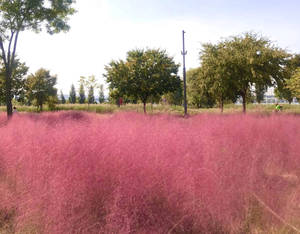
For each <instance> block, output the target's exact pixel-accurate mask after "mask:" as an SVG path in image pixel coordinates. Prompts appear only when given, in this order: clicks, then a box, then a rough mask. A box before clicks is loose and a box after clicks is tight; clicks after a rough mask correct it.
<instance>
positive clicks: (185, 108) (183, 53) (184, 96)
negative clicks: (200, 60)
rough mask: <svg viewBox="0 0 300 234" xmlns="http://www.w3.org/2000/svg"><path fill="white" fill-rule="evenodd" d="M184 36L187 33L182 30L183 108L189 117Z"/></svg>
mask: <svg viewBox="0 0 300 234" xmlns="http://www.w3.org/2000/svg"><path fill="white" fill-rule="evenodd" d="M184 34H185V31H184V30H182V42H183V51H181V54H182V56H183V106H184V115H185V116H186V115H187V101H186V72H185V55H186V54H187V51H186V50H185V44H184Z"/></svg>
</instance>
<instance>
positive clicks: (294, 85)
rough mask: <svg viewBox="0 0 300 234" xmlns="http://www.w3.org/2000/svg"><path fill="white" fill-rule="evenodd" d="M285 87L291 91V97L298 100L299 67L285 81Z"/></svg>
mask: <svg viewBox="0 0 300 234" xmlns="http://www.w3.org/2000/svg"><path fill="white" fill-rule="evenodd" d="M287 88H288V89H289V90H290V91H291V92H292V95H293V97H296V98H297V100H298V101H300V67H299V68H297V70H296V71H295V72H294V74H293V75H292V77H291V78H290V79H289V80H288V81H287Z"/></svg>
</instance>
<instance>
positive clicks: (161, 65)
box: [104, 49, 181, 112]
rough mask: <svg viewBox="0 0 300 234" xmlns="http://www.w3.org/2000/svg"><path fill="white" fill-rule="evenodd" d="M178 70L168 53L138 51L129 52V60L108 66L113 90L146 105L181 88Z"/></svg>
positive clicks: (107, 75) (115, 62)
mask: <svg viewBox="0 0 300 234" xmlns="http://www.w3.org/2000/svg"><path fill="white" fill-rule="evenodd" d="M178 67H179V65H178V64H176V63H175V62H174V60H173V58H172V57H169V56H168V54H167V53H166V51H165V50H160V49H147V50H143V49H136V50H131V51H129V52H128V53H127V58H126V60H125V61H123V60H119V61H112V62H111V63H110V64H109V65H107V66H105V70H106V74H104V76H105V77H106V82H107V83H108V84H109V88H110V91H111V92H112V93H114V92H116V93H117V94H118V95H120V96H122V95H126V96H129V97H130V96H131V97H135V98H137V99H139V100H141V101H142V103H143V104H144V112H146V103H147V101H148V100H149V98H150V97H152V98H154V97H158V96H159V97H160V96H161V95H163V94H165V93H168V92H173V91H175V90H177V89H179V88H180V85H181V84H180V78H179V77H178V75H177V73H178Z"/></svg>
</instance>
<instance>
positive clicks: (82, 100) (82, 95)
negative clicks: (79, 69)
mask: <svg viewBox="0 0 300 234" xmlns="http://www.w3.org/2000/svg"><path fill="white" fill-rule="evenodd" d="M78 101H79V103H80V104H83V103H85V91H84V86H83V84H80V86H79V99H78Z"/></svg>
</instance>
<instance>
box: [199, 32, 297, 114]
mask: <svg viewBox="0 0 300 234" xmlns="http://www.w3.org/2000/svg"><path fill="white" fill-rule="evenodd" d="M203 47H204V49H203V51H202V53H201V56H200V58H201V60H202V66H203V72H204V76H205V78H206V79H205V80H207V82H208V83H210V84H209V86H210V87H211V89H212V92H213V93H214V94H216V95H217V96H218V97H219V98H220V97H221V99H220V100H222V98H223V97H227V98H229V99H231V98H232V97H231V96H228V94H231V95H232V94H234V96H235V97H238V96H240V97H242V100H243V111H244V112H246V102H247V97H248V96H249V95H250V90H251V87H253V86H254V85H258V86H260V87H267V86H273V85H275V84H276V85H277V86H279V85H281V83H282V82H284V80H285V78H286V76H287V69H285V68H286V67H287V65H288V61H289V59H290V58H291V56H290V55H289V54H288V53H287V52H286V51H284V50H282V49H280V48H278V47H275V46H274V45H273V44H272V43H271V41H269V40H268V39H266V38H263V37H260V36H258V35H256V34H251V33H246V34H244V35H242V36H234V37H231V38H229V39H226V40H224V41H222V42H220V43H218V44H217V45H212V44H204V45H203Z"/></svg>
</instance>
